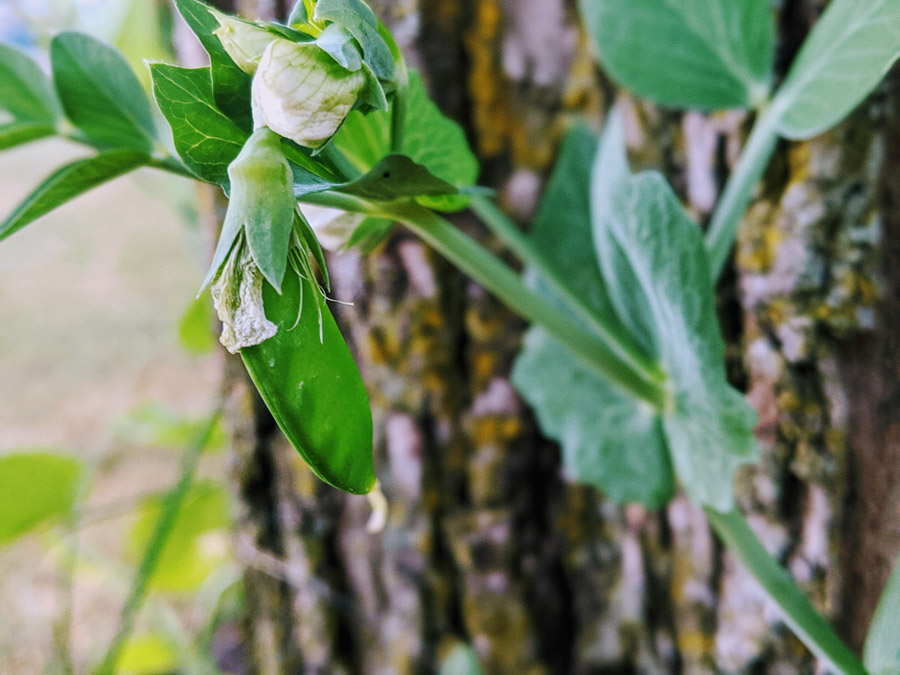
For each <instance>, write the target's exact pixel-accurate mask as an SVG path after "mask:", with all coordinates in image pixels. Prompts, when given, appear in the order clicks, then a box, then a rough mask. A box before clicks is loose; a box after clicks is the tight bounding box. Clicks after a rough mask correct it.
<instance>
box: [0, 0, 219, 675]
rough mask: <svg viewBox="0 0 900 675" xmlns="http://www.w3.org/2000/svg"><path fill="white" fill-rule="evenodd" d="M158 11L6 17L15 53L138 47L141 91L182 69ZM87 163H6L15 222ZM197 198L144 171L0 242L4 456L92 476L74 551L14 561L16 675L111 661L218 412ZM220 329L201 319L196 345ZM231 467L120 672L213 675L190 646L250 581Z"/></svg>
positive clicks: (61, 544) (2, 19) (63, 3)
mask: <svg viewBox="0 0 900 675" xmlns="http://www.w3.org/2000/svg"><path fill="white" fill-rule="evenodd" d="M158 10H159V5H157V4H156V3H155V2H153V1H151V0H110V1H108V2H102V1H101V0H86V1H85V2H82V3H80V4H79V3H77V2H75V1H74V0H47V1H45V2H32V1H28V2H26V1H25V0H15V1H14V2H8V1H7V2H3V3H0V26H2V27H0V40H4V41H9V42H13V43H15V44H17V46H19V47H22V48H25V49H27V50H28V51H29V52H30V53H31V54H33V55H35V56H37V57H38V58H39V60H40V59H41V58H42V57H41V47H42V46H46V44H47V42H48V40H49V37H50V36H51V35H52V33H54V32H56V31H58V30H61V29H64V28H70V27H74V28H78V29H80V30H87V31H90V32H93V33H95V34H98V35H100V36H101V37H104V38H105V39H107V40H109V41H111V42H115V43H118V44H119V45H122V44H124V45H127V48H126V49H125V51H126V54H127V55H128V56H129V57H130V60H131V61H132V66H133V67H134V68H135V70H136V72H138V74H139V75H144V74H145V68H144V67H143V65H142V64H141V60H140V59H141V58H142V57H150V58H163V57H165V56H166V53H167V50H166V48H165V43H166V40H167V39H168V38H167V37H166V36H167V35H168V32H169V30H170V27H169V26H167V25H166V21H165V19H164V17H165V16H166V13H165V12H163V13H160V12H159V11H158ZM160 17H163V20H160ZM167 58H169V59H170V60H171V57H167ZM160 129H165V124H164V122H161V123H160ZM84 154H86V151H85V150H84V149H82V148H80V147H78V146H76V145H74V144H70V143H66V142H63V141H58V140H53V141H42V142H39V143H36V144H31V145H27V146H24V147H20V148H17V149H14V150H10V151H6V152H3V153H0V213H2V214H3V216H5V215H6V214H8V213H9V212H10V211H12V209H13V208H15V206H16V204H17V203H18V202H19V201H21V200H22V199H23V198H24V197H25V196H26V195H27V194H28V192H29V191H30V190H32V189H33V188H34V187H36V186H37V184H38V183H39V182H40V181H41V180H42V179H43V178H44V177H45V176H47V175H48V174H50V173H51V172H52V171H53V170H54V169H55V168H57V167H58V166H60V165H61V164H64V163H66V162H68V161H71V160H72V159H75V158H77V157H79V156H83V155H84ZM193 194H194V193H193V187H192V185H191V184H190V183H189V182H187V181H184V180H182V179H178V178H174V177H171V176H168V175H165V174H162V173H160V172H154V171H152V170H149V169H145V170H141V171H139V172H137V173H134V174H131V175H128V176H125V177H123V178H120V179H118V180H116V181H114V182H112V183H110V184H107V185H105V186H103V187H102V188H99V189H96V190H93V191H91V192H89V193H88V194H86V195H84V196H82V197H79V198H78V199H76V200H75V201H73V202H71V203H69V204H67V205H65V206H64V207H62V208H60V209H58V210H57V211H54V212H52V213H51V214H49V215H47V216H45V217H44V218H42V219H40V220H39V221H38V222H36V223H34V224H32V225H30V226H29V227H27V228H26V229H25V230H23V231H21V232H19V233H17V234H16V235H15V236H13V237H11V238H10V239H9V240H7V241H4V242H3V243H2V244H0V455H4V454H10V453H13V452H20V451H22V450H33V449H35V448H39V449H41V450H44V449H48V450H50V451H52V452H60V453H71V454H72V455H74V456H77V457H78V458H79V459H81V460H83V461H84V462H85V465H86V466H88V467H90V468H91V473H90V479H89V481H88V484H87V490H86V502H85V503H84V504H83V505H82V507H81V508H80V511H81V514H80V519H81V520H80V527H79V530H78V532H79V535H78V537H77V543H76V539H74V538H73V537H71V533H69V532H67V530H66V529H65V528H63V527H60V526H59V525H58V524H57V526H56V527H55V528H50V527H45V528H43V529H42V530H40V531H38V532H37V533H35V534H32V535H29V536H27V537H25V538H24V539H21V540H19V541H16V542H14V543H12V544H9V545H6V546H4V547H2V548H0V607H2V608H4V609H3V611H0V672H2V673H4V675H6V674H8V675H17V674H19V673H22V674H23V675H24V674H32V673H41V672H45V673H55V672H72V671H73V670H74V672H79V673H80V672H89V671H90V668H91V667H92V665H95V664H96V663H97V661H98V660H99V659H100V658H101V657H102V655H103V653H104V651H105V649H106V647H107V645H108V643H109V641H110V639H111V638H112V635H113V633H114V631H115V629H116V625H117V623H118V620H119V612H120V610H121V606H122V603H123V601H124V598H125V596H126V593H127V591H128V588H129V585H130V583H131V579H132V576H133V575H134V571H135V568H136V565H137V562H138V561H139V559H140V555H141V554H142V549H143V545H144V543H145V541H146V539H147V537H148V536H149V531H150V530H151V529H152V526H153V525H154V523H155V517H156V514H157V513H158V505H157V504H158V500H154V499H153V498H152V497H153V496H154V495H157V494H158V493H159V492H160V491H165V490H167V489H168V488H169V487H171V485H172V484H173V483H174V481H175V480H176V479H177V472H178V464H179V458H180V455H181V452H182V451H183V450H184V449H185V447H186V445H187V444H188V443H189V441H190V438H191V437H192V435H193V433H195V431H196V424H194V423H193V422H192V421H196V420H202V419H203V418H204V417H205V416H207V415H208V414H209V412H210V411H211V409H212V407H213V405H214V401H215V398H216V393H217V377H218V375H217V373H218V370H219V368H220V362H219V357H218V356H216V352H214V351H206V352H204V353H196V352H195V351H192V350H190V349H186V348H185V346H184V345H183V344H182V342H181V341H180V340H179V328H180V326H181V324H182V320H183V317H184V315H185V312H186V311H187V310H188V309H189V308H190V307H191V305H192V302H193V300H194V296H195V295H196V292H197V288H198V287H199V283H200V280H201V279H202V276H203V273H204V271H205V270H204V263H205V261H206V259H207V255H208V252H207V250H206V248H207V241H206V239H205V237H204V236H203V233H201V232H198V231H197V227H196V224H195V218H194V217H193V207H192V202H193ZM203 308H204V307H202V306H201V309H203ZM207 317H208V315H207V314H206V313H205V312H204V311H201V312H200V313H199V314H196V313H195V318H196V319H199V321H195V322H194V326H193V329H192V330H193V333H194V334H193V336H192V338H191V339H192V342H193V343H194V345H195V346H196V345H197V343H198V342H199V343H200V344H201V345H202V344H203V342H204V340H203V335H202V334H203V332H204V331H208V330H209V329H210V326H211V324H210V323H209V320H208V318H207ZM198 331H199V332H200V334H201V335H200V337H199V338H198V336H197V332H198ZM216 445H218V446H221V438H220V439H219V442H218V443H217V444H216ZM224 461H225V460H224V453H221V452H220V453H208V454H207V456H206V457H205V458H204V460H203V462H202V464H201V469H200V473H201V477H202V480H201V482H200V483H199V484H198V486H197V487H196V488H195V489H194V490H193V491H192V493H191V496H190V499H189V500H188V504H187V508H186V510H185V514H184V517H183V518H182V521H180V522H179V526H180V527H181V526H182V525H183V527H181V531H180V532H178V531H177V528H176V534H178V536H179V537H180V540H179V541H178V542H173V544H175V543H177V547H176V546H173V547H172V548H170V549H167V550H166V552H165V555H164V559H163V562H162V563H161V568H162V569H161V570H160V573H159V574H158V575H157V577H156V578H155V580H154V583H153V586H154V595H153V596H152V597H151V598H150V599H149V600H148V603H147V606H146V608H145V611H144V612H142V614H141V615H140V619H139V624H138V630H137V637H136V638H135V639H134V640H133V641H132V642H131V644H130V646H129V649H128V650H127V653H126V654H125V659H124V660H123V662H122V664H121V665H122V667H121V668H120V671H119V672H123V673H127V672H132V673H154V672H156V673H159V672H167V670H170V669H171V668H173V667H174V666H176V665H177V666H178V667H179V669H180V671H181V672H215V668H214V667H213V665H212V664H211V663H209V662H208V659H207V658H206V656H205V655H204V654H203V653H195V652H196V649H197V647H196V645H194V644H192V643H191V641H192V640H193V638H194V636H196V635H198V634H200V633H203V632H204V631H206V630H207V627H208V625H209V624H210V621H211V614H212V613H213V612H214V611H215V608H216V607H218V606H219V599H220V596H221V594H222V591H223V590H224V589H226V588H231V587H233V585H234V584H235V581H236V578H237V577H236V572H235V570H234V566H233V565H232V564H231V563H230V555H229V553H228V540H227V535H226V525H227V510H228V505H227V502H226V500H225V498H224V495H225V491H224V490H223V488H222V486H223V479H224V475H225V468H226V467H225V465H224ZM26 487H27V486H26ZM148 498H149V499H148ZM75 546H77V554H78V556H77V562H74V563H73V558H72V556H71V553H72V552H73V551H74V550H76V549H75V548H73V547H75ZM166 556H167V557H168V559H167V557H166ZM73 565H74V566H73ZM173 570H174V572H173ZM178 570H182V571H183V574H182V577H183V578H181V579H179V573H178ZM73 571H74V576H71V573H72V572H73ZM180 581H183V582H184V583H179V582H180ZM70 605H71V610H72V616H71V618H67V617H66V616H65V615H66V612H67V611H68V610H69V609H70ZM69 630H71V635H66V633H67V632H68V631H69ZM211 637H212V636H207V638H209V639H211ZM200 651H203V648H202V646H201V648H200Z"/></svg>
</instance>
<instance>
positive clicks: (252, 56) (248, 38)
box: [210, 9, 275, 75]
mask: <svg viewBox="0 0 900 675" xmlns="http://www.w3.org/2000/svg"><path fill="white" fill-rule="evenodd" d="M210 11H211V12H212V14H213V16H215V17H216V20H217V21H218V22H219V27H218V28H216V29H215V30H214V31H213V35H215V36H216V37H218V38H219V42H221V43H222V47H224V49H225V51H226V52H228V56H230V57H231V60H232V61H234V63H235V64H236V65H237V67H238V68H240V69H241V70H243V71H244V72H245V73H247V74H248V75H253V74H254V73H255V72H256V68H257V65H258V64H259V60H260V59H261V58H262V55H263V52H265V51H266V47H268V46H269V43H270V42H272V40H274V39H275V36H274V35H273V34H272V33H270V32H269V31H267V30H266V29H265V28H260V27H259V26H257V25H256V24H252V23H250V22H248V21H241V20H240V19H236V18H234V17H233V16H227V15H225V14H222V13H221V12H217V11H216V10H214V9H211V10H210Z"/></svg>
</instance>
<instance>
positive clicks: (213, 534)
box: [129, 483, 229, 592]
mask: <svg viewBox="0 0 900 675" xmlns="http://www.w3.org/2000/svg"><path fill="white" fill-rule="evenodd" d="M160 511H161V500H160V499H158V498H154V499H151V500H148V501H147V502H146V503H145V504H144V506H143V507H142V508H141V512H140V516H139V518H138V520H137V522H136V523H135V524H134V526H133V527H132V530H131V535H130V546H129V550H130V554H131V557H132V558H133V559H134V560H135V561H137V560H140V559H141V556H142V555H143V554H144V550H145V549H146V547H147V542H148V541H149V540H150V537H151V535H152V533H153V531H154V529H155V527H156V523H157V521H158V520H159V515H160ZM228 522H229V521H228V501H227V498H226V495H225V491H224V489H223V488H222V487H220V486H218V485H213V484H212V483H200V484H198V485H196V486H194V487H193V488H192V489H191V491H190V493H189V494H188V496H187V498H186V499H185V501H184V504H183V505H182V507H181V509H180V510H179V512H178V517H177V518H176V520H175V523H174V525H173V527H172V530H171V531H170V532H169V536H168V538H167V539H166V542H165V545H164V546H163V549H162V552H161V553H160V557H159V560H158V563H157V566H156V569H155V570H154V572H153V575H152V576H151V577H150V582H149V583H150V588H152V589H155V590H160V591H169V592H191V591H195V590H196V589H197V588H198V587H199V586H200V585H201V584H202V583H203V582H204V581H205V580H206V579H207V578H208V577H209V576H210V574H212V573H213V572H215V571H216V570H218V569H220V568H221V567H222V566H223V565H224V564H225V563H226V562H227V561H228V559H229V555H228V550H229V549H228V530H227V527H228Z"/></svg>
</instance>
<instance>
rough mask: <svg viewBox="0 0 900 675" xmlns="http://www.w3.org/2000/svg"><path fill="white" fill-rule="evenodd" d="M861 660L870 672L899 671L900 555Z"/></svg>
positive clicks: (886, 674) (873, 674)
mask: <svg viewBox="0 0 900 675" xmlns="http://www.w3.org/2000/svg"><path fill="white" fill-rule="evenodd" d="M864 661H865V664H866V668H867V669H868V671H869V673H871V675H898V673H900V558H897V560H896V562H895V563H894V571H893V573H892V574H891V576H890V578H889V579H888V582H887V585H886V586H885V587H884V591H882V593H881V599H880V600H879V601H878V608H877V609H876V610H875V616H874V617H873V618H872V625H871V626H869V634H868V635H867V636H866V646H865V650H864Z"/></svg>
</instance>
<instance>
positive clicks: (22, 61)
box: [0, 44, 62, 127]
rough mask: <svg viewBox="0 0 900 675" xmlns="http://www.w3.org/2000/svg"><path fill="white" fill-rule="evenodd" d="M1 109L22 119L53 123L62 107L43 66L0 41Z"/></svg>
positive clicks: (51, 124)
mask: <svg viewBox="0 0 900 675" xmlns="http://www.w3.org/2000/svg"><path fill="white" fill-rule="evenodd" d="M0 91H2V92H3V97H2V98H0V110H6V111H7V112H9V113H10V114H12V116H13V117H15V118H17V119H19V120H27V121H30V122H43V123H44V124H47V125H48V126H51V127H52V126H54V125H55V124H56V121H57V120H58V119H59V118H60V117H62V109H61V108H60V105H59V99H57V98H56V92H55V91H54V89H53V84H52V83H51V82H50V78H48V77H47V76H46V75H45V74H44V71H43V70H41V67H40V66H39V65H38V64H36V63H35V62H34V61H32V60H31V59H30V58H29V57H27V56H26V55H25V54H23V53H22V52H20V51H19V50H18V49H14V48H13V47H10V46H9V45H5V44H0Z"/></svg>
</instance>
